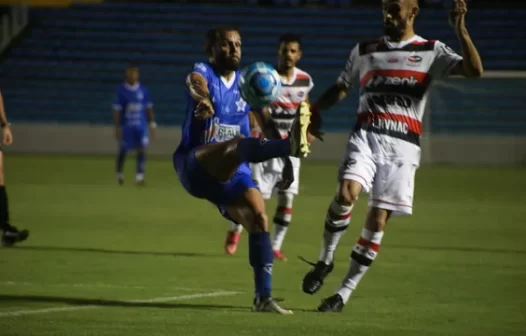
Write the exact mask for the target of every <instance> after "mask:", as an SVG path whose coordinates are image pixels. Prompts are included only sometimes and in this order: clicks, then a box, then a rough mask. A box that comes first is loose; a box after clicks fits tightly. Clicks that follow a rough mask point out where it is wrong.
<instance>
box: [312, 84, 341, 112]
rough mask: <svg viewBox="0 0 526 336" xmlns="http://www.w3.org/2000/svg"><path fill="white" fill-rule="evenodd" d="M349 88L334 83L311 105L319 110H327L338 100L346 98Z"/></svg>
mask: <svg viewBox="0 0 526 336" xmlns="http://www.w3.org/2000/svg"><path fill="white" fill-rule="evenodd" d="M348 92H349V88H348V87H347V86H346V85H345V84H343V83H340V82H337V83H334V84H333V85H332V86H331V87H329V88H328V89H327V90H325V92H323V94H322V95H321V96H320V98H318V100H317V101H316V102H315V103H314V104H313V105H314V106H316V107H317V108H318V109H320V110H327V109H330V108H331V107H333V106H334V105H336V104H337V103H338V102H339V101H340V100H342V99H344V98H345V97H347V94H348Z"/></svg>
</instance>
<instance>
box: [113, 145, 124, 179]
mask: <svg viewBox="0 0 526 336" xmlns="http://www.w3.org/2000/svg"><path fill="white" fill-rule="evenodd" d="M124 160H126V151H125V150H124V149H120V150H119V154H117V166H116V167H115V170H116V171H117V174H122V169H123V167H124Z"/></svg>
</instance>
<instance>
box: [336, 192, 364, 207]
mask: <svg viewBox="0 0 526 336" xmlns="http://www.w3.org/2000/svg"><path fill="white" fill-rule="evenodd" d="M358 197H359V195H358V194H352V193H350V192H348V191H347V192H346V191H344V190H340V191H339V192H338V194H337V195H336V198H335V200H336V202H338V204H340V205H346V206H350V205H353V204H354V203H355V202H356V201H358Z"/></svg>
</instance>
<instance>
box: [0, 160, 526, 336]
mask: <svg viewBox="0 0 526 336" xmlns="http://www.w3.org/2000/svg"><path fill="white" fill-rule="evenodd" d="M130 159H131V158H130ZM147 164H148V165H147V183H148V184H147V186H146V187H144V188H140V187H136V186H135V185H133V173H134V172H133V171H134V165H135V164H134V163H132V162H131V160H129V161H128V164H127V180H126V184H125V185H124V186H122V187H121V186H118V185H117V184H116V182H115V180H114V174H113V166H114V163H113V159H112V158H104V157H102V158H101V157H69V158H68V157H60V156H49V157H45V156H16V155H8V156H7V161H6V177H7V181H8V184H7V186H8V189H7V190H8V193H9V197H10V203H11V217H12V222H13V224H15V225H16V226H18V227H23V228H28V229H30V230H31V236H30V238H29V240H28V241H27V242H24V243H23V244H20V245H19V246H17V247H15V248H3V249H0V265H1V266H0V335H2V336H12V335H21V336H30V335H53V336H60V335H64V336H72V335H75V336H81V335H97V336H103V335H108V336H115V335H126V336H135V335H137V336H139V335H140V336H144V335H149V336H154V335H170V336H174V335H176V336H179V335H181V336H193V335H195V336H210V335H214V336H221V335H228V336H233V335H236V336H238V335H239V336H241V335H247V336H257V335H265V336H267V335H287V336H300V335H301V336H306V335H331V336H336V335H389V336H396V335H403V336H407V335H418V336H421V335H437V336H438V335H440V336H444V335H455V336H461V335H474V336H475V335H476V336H481V335H507V336H510V335H525V334H526V290H525V285H526V244H525V237H526V204H525V201H526V192H525V190H526V170H525V169H524V168H514V167H508V168H502V167H488V168H482V167H476V168H473V167H471V168H468V167H423V168H421V169H420V170H419V171H418V172H417V181H416V193H415V204H414V205H415V212H414V215H413V216H411V217H403V218H394V219H393V220H392V221H391V222H390V223H389V224H388V228H387V230H386V235H385V238H384V241H383V245H382V248H381V250H380V254H379V257H378V258H377V260H376V261H375V263H374V265H373V267H372V268H371V269H370V270H369V272H368V273H367V275H366V276H365V278H364V280H363V281H362V283H361V284H360V286H359V288H358V289H357V291H356V292H355V294H354V295H353V297H352V298H351V301H349V304H348V305H347V307H346V308H345V310H344V312H343V313H342V314H320V313H316V312H315V311H314V310H315V308H316V307H317V305H318V303H319V301H320V299H321V298H323V297H325V296H328V295H330V294H332V292H333V290H334V289H335V287H336V286H337V285H338V283H339V281H341V279H342V277H343V275H344V273H345V272H346V269H347V265H348V255H349V252H350V249H351V247H352V246H353V244H354V242H355V241H356V239H357V237H358V235H359V232H360V230H361V227H362V224H363V221H364V217H365V213H366V197H363V198H362V199H361V201H360V203H359V205H358V206H357V207H356V208H355V210H354V211H353V220H352V223H351V229H350V230H349V232H347V233H346V234H345V236H344V237H343V238H342V243H341V245H340V247H339V249H338V251H337V254H336V268H335V270H334V272H333V273H332V274H331V275H330V276H329V277H328V278H327V280H326V283H325V286H324V287H323V288H322V289H321V291H320V292H319V293H318V294H316V295H315V296H308V295H305V294H303V293H302V292H301V279H302V278H303V275H304V274H305V272H307V271H308V270H309V266H308V265H306V264H304V263H303V262H301V261H300V260H298V259H297V257H298V256H300V255H301V256H305V257H306V258H307V259H316V257H317V255H318V252H319V248H320V243H321V233H322V231H323V221H324V216H325V211H326V209H327V206H328V204H329V202H330V200H331V197H332V195H333V193H334V190H335V176H336V171H337V164H336V163H315V162H308V161H307V162H306V163H305V165H304V168H303V171H302V176H301V195H300V196H299V197H298V198H297V199H296V201H295V207H294V215H293V221H292V224H291V227H290V230H289V234H288V236H287V239H286V241H285V244H284V248H283V250H284V251H285V252H286V254H287V255H288V256H289V261H288V262H278V261H277V262H276V264H275V268H274V287H275V289H274V295H275V296H276V297H280V298H284V299H285V301H284V302H283V305H284V306H285V307H287V308H291V309H293V310H294V311H295V315H293V316H277V315H271V314H256V313H252V312H250V306H251V301H252V280H251V269H250V267H249V265H248V256H247V255H248V253H247V239H246V235H244V236H243V238H242V242H241V244H240V250H239V252H238V254H237V255H236V256H234V257H229V256H226V255H225V254H224V253H223V239H224V234H225V230H226V228H227V222H226V221H225V220H224V219H222V217H221V216H220V215H219V214H218V212H217V210H216V209H215V208H214V207H213V206H212V205H210V204H208V203H206V202H204V201H201V200H196V199H193V198H191V197H190V196H188V195H186V193H185V192H184V190H183V189H182V188H181V187H180V185H179V182H178V180H177V178H176V176H175V175H174V173H173V170H172V165H171V162H170V160H169V158H168V159H156V160H150V161H149V162H148V163H147ZM274 206H275V202H274V201H271V202H269V203H268V212H269V215H270V216H271V215H272V213H273V211H274Z"/></svg>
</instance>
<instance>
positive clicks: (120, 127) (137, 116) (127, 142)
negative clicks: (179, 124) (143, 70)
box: [113, 65, 157, 185]
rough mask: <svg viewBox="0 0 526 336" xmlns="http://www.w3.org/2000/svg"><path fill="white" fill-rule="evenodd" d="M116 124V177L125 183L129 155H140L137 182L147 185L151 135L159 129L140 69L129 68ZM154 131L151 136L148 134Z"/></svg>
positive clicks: (116, 108)
mask: <svg viewBox="0 0 526 336" xmlns="http://www.w3.org/2000/svg"><path fill="white" fill-rule="evenodd" d="M113 111H114V112H113V122H114V125H115V138H116V139H117V141H119V152H118V154H117V162H116V174H117V182H119V184H123V183H124V175H123V168H124V162H125V160H126V154H127V153H128V152H129V151H130V150H136V151H137V168H136V175H135V182H136V183H137V184H139V185H142V184H144V170H145V166H146V149H147V147H148V143H149V139H150V134H149V133H150V132H151V133H152V135H154V134H153V132H154V129H155V128H156V127H157V124H156V123H155V117H154V112H153V102H152V100H151V98H150V93H149V91H148V89H147V88H146V87H145V86H144V85H143V84H141V83H140V82H139V68H138V67H137V66H134V65H130V66H128V67H127V68H126V72H125V77H124V83H123V84H121V85H119V87H118V88H117V93H116V95H115V101H114V103H113ZM148 128H150V132H149V131H148Z"/></svg>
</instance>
